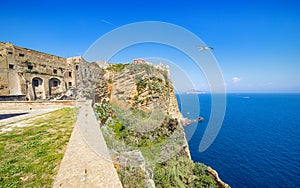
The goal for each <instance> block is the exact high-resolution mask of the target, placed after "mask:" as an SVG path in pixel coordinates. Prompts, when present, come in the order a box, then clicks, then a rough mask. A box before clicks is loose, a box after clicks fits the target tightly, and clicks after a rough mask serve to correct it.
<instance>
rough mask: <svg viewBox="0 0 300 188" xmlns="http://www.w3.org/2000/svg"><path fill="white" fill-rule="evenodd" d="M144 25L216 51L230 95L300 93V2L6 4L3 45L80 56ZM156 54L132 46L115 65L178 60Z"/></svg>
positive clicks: (1, 15)
mask: <svg viewBox="0 0 300 188" xmlns="http://www.w3.org/2000/svg"><path fill="white" fill-rule="evenodd" d="M138 21H163V22H169V23H173V24H176V25H179V26H182V27H184V28H186V29H188V30H189V31H191V32H193V33H195V34H196V35H197V36H199V37H200V38H201V39H202V40H203V41H204V42H205V43H206V44H208V45H209V46H212V47H214V50H213V54H214V56H215V57H216V59H217V60H218V63H219V65H220V67H221V70H222V72H223V76H224V80H225V83H226V86H227V91H228V92H300V73H299V71H300V47H299V45H300V1H298V0H281V1H279V0H269V1H267V0H260V1H258V0H236V1H233V0H226V1H225V0H224V1H223V0H205V1H203V0H189V1H188V0H185V1H183V0H178V1H177V0H173V1H167V0H143V1H142V0H140V1H137V0H136V1H133V0H131V1H114V0H110V1H108V0H107V1H102V0H99V1H89V0H85V1H77V0H72V1H71V0H70V1H69V0H66V1H64V0H60V1H50V0H49V1H46V0H38V1H30V0H28V1H24V0H22V1H18V0H15V1H2V2H1V11H0V23H1V26H0V28H1V29H0V41H3V42H8V41H10V42H12V43H13V44H15V45H18V46H22V47H26V48H31V49H35V50H38V51H42V52H46V53H50V54H54V55H59V56H62V57H71V56H78V55H83V54H84V53H85V51H86V50H87V49H88V48H89V46H90V45H92V44H93V42H95V41H96V40H97V39H98V38H99V37H101V36H102V35H103V34H105V33H107V32H109V31H111V30H112V29H116V28H117V27H119V26H122V25H125V24H129V23H133V22H138ZM156 47H157V48H156V50H152V52H153V53H149V52H146V51H143V50H137V49H147V48H149V47H147V46H144V47H143V48H141V47H140V48H139V47H136V49H135V48H134V47H132V49H128V51H127V53H125V54H126V56H125V55H123V56H122V55H119V56H116V57H115V59H114V60H115V61H117V62H121V61H124V62H126V61H130V59H131V58H132V57H151V56H159V57H161V58H166V59H170V58H172V57H170V56H172V53H173V52H172V50H170V49H167V48H164V47H162V46H156ZM151 48H152V49H153V46H152V47H151ZM160 49H161V50H160ZM164 50H165V53H161V52H164ZM129 52H131V53H132V54H131V56H130V55H128V54H129ZM155 52H156V53H160V54H158V55H157V54H154V53H155ZM135 53H136V54H135ZM163 54H167V55H166V57H164V55H163ZM175 54H176V53H175V52H174V56H175V57H177V56H176V55H175ZM126 57H127V58H126ZM121 58H124V60H123V59H121ZM178 59H180V58H178ZM180 60H182V61H183V60H184V57H182V58H181V59H180ZM200 77H201V76H200ZM199 80H201V81H199V83H197V84H196V85H197V88H198V89H199V90H201V89H202V90H206V88H205V86H204V85H205V83H203V88H201V87H202V82H204V81H202V78H201V79H200V78H199Z"/></svg>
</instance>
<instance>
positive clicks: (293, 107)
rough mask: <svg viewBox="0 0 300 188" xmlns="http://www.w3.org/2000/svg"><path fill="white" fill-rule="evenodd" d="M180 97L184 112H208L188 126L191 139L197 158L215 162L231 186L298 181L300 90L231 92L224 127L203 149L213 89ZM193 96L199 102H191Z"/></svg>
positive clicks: (280, 184)
mask: <svg viewBox="0 0 300 188" xmlns="http://www.w3.org/2000/svg"><path fill="white" fill-rule="evenodd" d="M176 97H177V99H178V104H179V108H180V110H181V112H182V114H183V115H184V116H185V117H188V118H190V119H196V118H198V117H199V116H201V117H203V118H204V121H202V122H196V123H193V124H190V125H188V126H187V127H185V132H186V133H189V134H190V132H191V131H192V132H193V134H192V136H190V138H189V139H188V142H189V148H190V152H191V157H192V159H193V161H195V162H202V163H204V164H206V165H207V166H211V167H212V168H213V169H215V170H216V171H217V172H218V174H219V177H220V178H221V179H222V180H223V181H224V182H226V183H228V184H229V185H230V186H231V187H233V188H235V187H238V188H240V187H251V188H253V187H300V94H246V93H243V94H227V96H226V102H227V105H226V111H225V117H224V121H223V124H222V127H221V129H220V131H219V133H218V135H217V137H216V139H215V141H214V142H213V144H212V145H211V146H210V147H209V148H208V149H207V150H205V151H204V152H200V151H199V143H200V141H201V139H202V136H203V134H204V131H205V129H206V128H207V124H208V121H209V117H210V113H211V95H210V94H201V95H191V94H189V95H187V94H185V95H177V96H176ZM195 97H196V98H197V99H198V100H199V103H197V102H196V103H195V102H192V101H193V100H195ZM192 98H193V100H192ZM183 106H185V108H183ZM199 106H200V107H199ZM199 109H200V110H199Z"/></svg>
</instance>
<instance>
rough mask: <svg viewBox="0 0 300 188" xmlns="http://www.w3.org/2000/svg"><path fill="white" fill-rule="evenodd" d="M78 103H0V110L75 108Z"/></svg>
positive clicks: (72, 101) (68, 101)
mask: <svg viewBox="0 0 300 188" xmlns="http://www.w3.org/2000/svg"><path fill="white" fill-rule="evenodd" d="M75 103H76V101H74V100H62V101H0V110H38V109H44V108H58V107H73V106H75Z"/></svg>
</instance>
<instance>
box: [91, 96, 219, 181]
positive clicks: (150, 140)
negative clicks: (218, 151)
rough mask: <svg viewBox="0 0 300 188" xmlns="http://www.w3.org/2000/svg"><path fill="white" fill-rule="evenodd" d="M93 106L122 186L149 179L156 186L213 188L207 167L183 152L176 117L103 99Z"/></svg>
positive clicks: (182, 141) (182, 138)
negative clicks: (128, 107) (117, 105)
mask: <svg viewBox="0 0 300 188" xmlns="http://www.w3.org/2000/svg"><path fill="white" fill-rule="evenodd" d="M95 109H96V114H97V116H98V118H99V119H100V120H101V122H102V123H103V124H102V128H101V129H102V132H103V135H104V138H105V140H106V143H107V145H108V147H109V148H110V150H111V151H112V156H113V158H115V159H119V160H114V162H115V163H116V164H117V165H115V166H117V167H116V168H117V172H118V175H119V177H120V180H121V182H122V184H123V186H124V187H147V186H149V182H151V179H152V180H153V181H154V182H153V183H154V184H155V186H156V187H216V182H215V181H214V180H213V179H212V178H211V177H209V176H208V175H207V174H206V166H205V165H203V164H201V163H193V162H192V161H191V160H190V159H189V157H188V155H187V154H186V153H185V152H184V150H183V148H182V147H183V145H184V139H185V138H184V134H183V132H182V131H183V130H182V128H180V126H179V124H178V121H177V120H176V119H172V118H170V117H168V116H166V115H165V114H164V112H162V111H160V110H156V111H155V110H154V111H153V112H152V114H150V113H147V112H144V111H141V110H138V109H129V110H121V109H119V108H118V107H116V106H113V105H111V104H110V103H108V102H106V101H104V103H101V104H97V105H96V107H95ZM139 152H140V154H142V156H141V155H138V154H137V153H139ZM120 159H122V160H121V161H120ZM122 161H123V162H122ZM124 161H125V162H124ZM143 161H144V162H143ZM144 165H145V166H144ZM142 166H144V167H142ZM149 174H152V175H149ZM150 176H152V177H151V178H150Z"/></svg>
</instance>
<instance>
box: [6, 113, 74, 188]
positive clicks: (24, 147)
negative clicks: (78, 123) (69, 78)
mask: <svg viewBox="0 0 300 188" xmlns="http://www.w3.org/2000/svg"><path fill="white" fill-rule="evenodd" d="M75 120H76V118H75V113H74V109H71V108H64V109H60V110H57V111H54V112H51V113H50V114H49V115H47V116H44V117H41V118H38V119H35V120H33V121H32V122H31V124H32V126H29V127H24V128H15V129H14V130H13V131H11V132H8V133H5V134H0V187H51V186H52V184H53V180H54V177H55V175H56V173H57V171H58V168H59V164H60V162H61V159H62V158H63V155H64V152H65V149H66V145H67V142H68V141H69V138H70V135H71V132H72V129H73V124H74V123H75Z"/></svg>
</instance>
